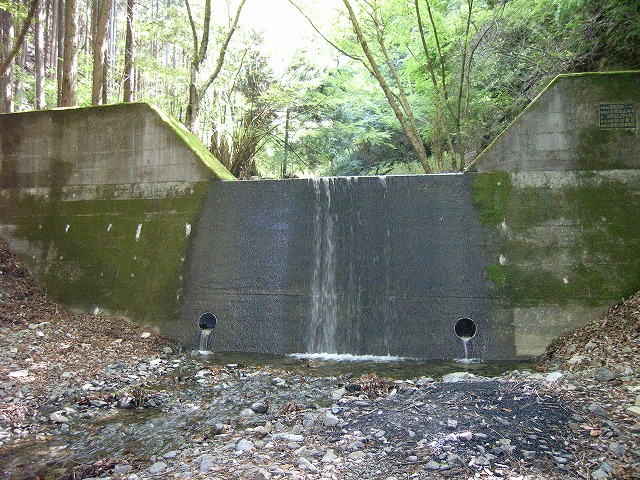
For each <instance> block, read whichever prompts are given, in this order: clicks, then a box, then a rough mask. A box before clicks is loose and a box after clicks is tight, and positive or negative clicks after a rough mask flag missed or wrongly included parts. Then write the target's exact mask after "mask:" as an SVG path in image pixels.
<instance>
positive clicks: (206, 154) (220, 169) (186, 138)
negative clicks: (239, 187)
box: [146, 104, 236, 180]
mask: <svg viewBox="0 0 640 480" xmlns="http://www.w3.org/2000/svg"><path fill="white" fill-rule="evenodd" d="M146 105H147V106H148V107H149V108H151V109H152V110H153V111H154V112H156V113H157V114H158V116H159V117H160V119H161V120H162V121H163V122H164V123H165V124H166V125H167V126H168V127H169V128H171V130H173V132H174V133H175V134H176V135H177V136H178V138H179V139H180V140H182V142H184V143H185V145H187V146H188V147H189V148H190V149H191V151H193V153H194V154H195V155H196V156H197V157H198V158H200V160H202V162H203V163H204V164H205V165H206V166H207V167H208V168H209V169H210V170H211V171H212V172H213V173H214V174H215V175H216V177H218V178H219V179H221V180H236V177H234V176H233V175H231V173H230V172H229V170H227V169H226V168H225V167H224V166H223V165H222V164H221V163H220V162H219V161H218V159H216V158H215V157H214V156H213V155H212V154H211V152H210V151H209V150H208V149H207V147H205V146H204V145H203V143H202V142H201V141H200V140H198V138H197V137H196V136H195V135H194V134H192V133H191V132H190V131H189V130H187V128H186V127H185V126H184V125H183V124H182V123H180V122H179V121H178V120H176V119H175V118H173V117H172V116H171V115H168V114H167V113H166V112H164V111H162V110H160V109H159V108H158V107H156V106H155V105H151V104H146Z"/></svg>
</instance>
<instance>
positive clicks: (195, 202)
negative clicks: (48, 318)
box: [0, 104, 232, 331]
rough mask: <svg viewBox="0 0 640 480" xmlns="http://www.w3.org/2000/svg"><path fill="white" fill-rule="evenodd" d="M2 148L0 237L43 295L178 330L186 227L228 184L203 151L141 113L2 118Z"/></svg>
mask: <svg viewBox="0 0 640 480" xmlns="http://www.w3.org/2000/svg"><path fill="white" fill-rule="evenodd" d="M0 147H1V148H0V187H1V188H0V236H2V238H4V239H5V240H7V241H8V242H9V243H10V245H11V246H12V247H13V248H14V250H16V251H17V252H18V253H19V254H20V255H21V256H22V258H23V259H24V260H25V261H26V262H27V264H28V265H29V267H30V269H31V271H32V272H33V274H34V275H35V276H36V278H37V279H38V281H39V282H40V283H41V284H43V286H45V288H46V289H47V291H48V292H49V294H50V295H51V296H52V297H53V298H55V299H56V300H58V301H61V302H63V303H65V304H67V305H69V306H71V307H73V308H77V309H80V310H84V311H95V310H98V311H109V312H113V313H117V314H121V315H125V316H127V317H129V318H131V319H133V320H135V321H137V322H140V323H145V324H149V325H155V326H157V327H158V328H160V326H161V325H163V324H166V323H172V322H175V320H176V319H177V314H178V313H177V312H178V305H179V302H180V292H181V291H182V265H183V262H184V259H185V256H186V248H187V240H188V236H189V234H190V229H191V225H192V224H193V223H195V220H196V218H197V215H198V212H199V210H200V208H201V205H202V200H203V198H204V195H205V192H206V190H207V188H208V187H209V185H210V184H211V182H212V181H213V179H214V178H217V177H222V178H232V177H231V175H230V174H229V173H228V172H227V171H226V170H225V169H224V167H222V165H220V164H219V163H217V161H216V160H215V159H214V158H213V157H212V156H211V155H210V154H209V153H208V152H207V150H206V148H204V146H203V145H202V144H200V143H199V142H198V141H197V139H196V138H195V137H193V135H191V134H190V133H189V132H187V131H186V129H184V127H181V126H180V125H179V124H178V122H177V121H175V120H174V119H172V118H170V117H168V116H167V115H166V114H164V113H163V112H160V111H158V110H157V109H155V108H154V107H153V106H151V105H148V104H127V105H108V106H101V107H90V108H78V109H58V110H48V111H40V112H25V113H15V114H4V115H0ZM167 331H169V330H167Z"/></svg>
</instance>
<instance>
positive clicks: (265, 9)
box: [240, 0, 343, 70]
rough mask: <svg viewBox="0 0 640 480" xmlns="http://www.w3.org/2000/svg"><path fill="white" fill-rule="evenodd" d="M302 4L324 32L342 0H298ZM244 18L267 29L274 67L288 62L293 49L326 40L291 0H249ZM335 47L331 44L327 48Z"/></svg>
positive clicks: (243, 10)
mask: <svg viewBox="0 0 640 480" xmlns="http://www.w3.org/2000/svg"><path fill="white" fill-rule="evenodd" d="M297 3H298V5H299V6H300V7H301V8H302V9H303V10H304V11H305V12H306V13H307V15H309V17H310V18H312V19H313V20H314V24H315V25H316V26H317V27H318V28H320V29H321V30H322V31H323V33H328V27H329V26H330V25H331V22H332V20H333V19H334V18H335V17H336V15H337V12H336V8H339V7H340V6H342V5H343V3H342V0H321V1H313V0H297ZM240 22H241V23H242V24H243V25H247V26H251V27H253V28H254V29H255V30H256V31H263V33H264V37H265V50H266V51H267V52H271V54H272V59H273V65H272V67H273V68H274V69H276V70H277V69H278V68H284V67H286V66H287V65H288V63H289V60H290V59H291V56H292V54H293V52H295V51H296V50H298V49H301V48H304V47H305V46H308V45H309V44H310V43H311V42H313V43H314V44H322V43H324V40H322V39H321V38H320V37H319V36H318V34H317V33H316V32H315V31H314V30H313V28H312V27H311V25H309V22H308V21H307V19H306V18H304V17H303V16H302V14H301V13H300V12H299V11H298V10H297V9H296V8H295V7H294V6H293V5H291V4H290V3H289V1H288V0H248V1H247V3H246V4H245V6H244V8H243V9H242V14H241V17H240ZM330 48H331V47H330V46H328V45H327V50H329V49H330Z"/></svg>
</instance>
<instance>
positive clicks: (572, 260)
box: [473, 169, 640, 356]
mask: <svg viewBox="0 0 640 480" xmlns="http://www.w3.org/2000/svg"><path fill="white" fill-rule="evenodd" d="M473 196H474V203H475V205H476V208H477V209H478V210H479V214H480V217H481V219H482V222H483V224H484V227H485V229H484V234H485V235H486V238H487V240H488V241H487V244H488V245H489V247H488V249H489V250H491V251H492V252H493V253H492V255H493V261H492V262H490V264H489V265H487V266H486V272H487V275H488V276H489V278H491V280H492V282H493V284H494V288H493V290H492V296H494V297H495V298H496V300H497V299H498V298H499V299H500V303H501V304H502V306H503V309H504V312H505V314H509V315H511V316H512V322H513V332H514V345H515V349H516V353H517V354H518V355H519V356H523V355H535V354H539V353H541V352H542V351H544V349H545V348H546V346H547V345H548V344H549V343H550V342H551V340H553V339H554V338H555V337H557V336H558V335H560V334H561V333H563V332H565V331H567V330H570V329H572V328H575V327H577V326H580V325H583V324H585V323H587V322H588V321H590V320H593V319H594V318H596V317H597V315H599V314H600V313H601V312H602V311H603V310H604V309H605V308H606V307H609V306H611V305H613V304H615V303H617V302H619V301H620V300H622V299H623V298H625V297H627V296H629V295H631V294H633V293H635V292H636V291H638V289H640V170H638V169H636V170H605V171H583V172H562V171H558V172H552V171H539V172H534V171H528V172H517V173H512V172H493V173H479V174H477V176H476V179H475V180H474V182H473ZM508 312H510V313H508Z"/></svg>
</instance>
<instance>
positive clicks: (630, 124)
mask: <svg viewBox="0 0 640 480" xmlns="http://www.w3.org/2000/svg"><path fill="white" fill-rule="evenodd" d="M617 128H636V106H635V104H633V103H601V104H600V129H601V130H612V129H617Z"/></svg>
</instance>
